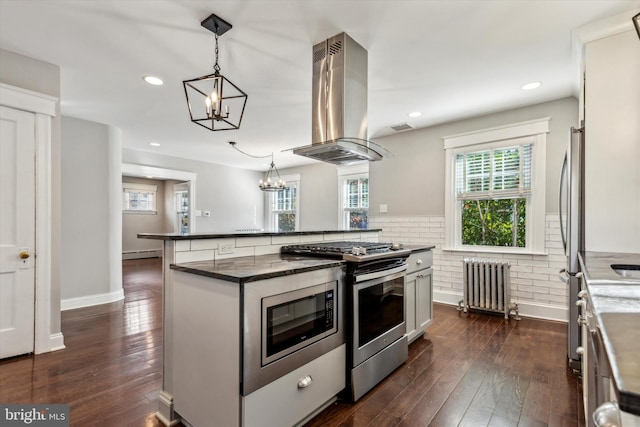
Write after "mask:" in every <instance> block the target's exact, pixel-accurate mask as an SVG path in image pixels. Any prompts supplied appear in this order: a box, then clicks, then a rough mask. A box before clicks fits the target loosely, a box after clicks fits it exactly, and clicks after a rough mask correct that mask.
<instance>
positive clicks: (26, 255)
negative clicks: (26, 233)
mask: <svg viewBox="0 0 640 427" xmlns="http://www.w3.org/2000/svg"><path fill="white" fill-rule="evenodd" d="M30 256H31V254H30V253H29V251H21V252H20V259H27V258H29V257H30Z"/></svg>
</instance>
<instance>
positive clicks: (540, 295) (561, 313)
mask: <svg viewBox="0 0 640 427" xmlns="http://www.w3.org/2000/svg"><path fill="white" fill-rule="evenodd" d="M545 223H546V230H545V249H546V252H547V254H546V255H514V254H508V253H500V252H495V253H494V252H491V253H487V252H461V251H444V250H442V245H443V244H444V216H417V217H390V216H377V217H372V218H370V219H369V226H370V227H371V228H382V230H383V231H382V232H381V233H380V235H379V240H380V241H381V242H384V241H389V242H402V243H407V244H408V243H420V244H432V245H435V246H436V248H435V249H434V251H433V296H434V301H438V302H443V303H447V304H457V303H458V301H459V300H461V299H462V260H463V259H464V258H467V257H476V258H490V259H505V260H508V261H509V262H510V263H511V299H512V301H513V302H517V303H518V306H519V308H520V314H521V315H524V316H530V317H538V318H544V319H553V320H560V321H566V320H567V318H568V300H567V298H568V292H567V291H568V289H567V286H566V285H565V284H564V283H562V282H561V281H560V280H559V279H558V271H559V270H560V269H561V268H563V267H565V265H566V257H565V255H564V250H563V248H562V239H561V237H560V221H559V219H558V216H557V214H547V215H546V221H545Z"/></svg>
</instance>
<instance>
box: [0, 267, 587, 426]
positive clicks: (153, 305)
mask: <svg viewBox="0 0 640 427" xmlns="http://www.w3.org/2000/svg"><path fill="white" fill-rule="evenodd" d="M123 275H124V278H123V285H124V289H125V300H124V301H121V302H117V303H112V304H104V305H101V306H96V307H88V308H82V309H77V310H68V311H64V312H63V313H62V331H63V333H64V336H65V345H66V347H67V348H66V349H65V350H61V351H57V352H53V353H48V354H39V355H35V356H34V355H30V356H20V357H16V358H12V359H6V360H2V361H0V402H2V403H66V404H69V405H70V408H71V425H72V426H83V427H84V426H98V425H99V426H145V427H159V426H161V423H159V421H158V420H157V419H156V418H155V416H154V413H155V411H156V409H157V404H158V403H157V396H158V393H159V391H160V388H161V385H162V378H161V377H162V331H161V326H162V320H161V310H162V307H161V299H162V298H161V280H162V276H161V261H160V260H159V259H149V260H128V261H124V262H123ZM434 319H435V320H434V323H433V325H432V326H431V327H430V328H428V329H427V332H426V333H425V335H424V337H423V338H421V339H418V340H417V341H416V342H415V343H413V344H412V345H411V346H410V347H409V361H407V363H406V364H405V365H403V366H402V367H401V368H400V369H398V370H396V371H395V372H394V373H393V374H392V375H390V376H389V377H388V378H387V379H385V380H384V381H383V382H382V383H380V384H379V385H378V386H377V387H376V388H375V389H374V390H372V391H371V392H370V393H368V394H367V395H366V396H365V397H363V398H362V399H361V400H360V401H358V402H357V403H356V404H345V403H341V402H337V403H335V404H332V405H331V406H330V407H328V408H327V409H325V410H324V411H323V412H321V413H320V414H319V415H318V416H317V417H315V418H314V419H313V420H311V421H310V422H309V423H308V424H307V426H308V427H315V426H345V427H346V426H375V427H378V426H411V427H413V426H427V425H431V426H445V427H448V426H473V427H476V426H567V427H568V426H581V425H583V424H584V421H583V420H582V417H581V415H580V414H581V413H582V408H581V404H580V399H579V396H580V393H581V392H580V383H579V380H578V379H577V378H576V377H575V376H574V375H573V374H572V373H571V372H570V371H569V370H568V369H567V368H566V362H565V357H566V356H565V354H566V349H565V341H566V325H565V324H561V323H555V322H547V321H540V320H533V319H526V318H525V319H523V320H521V321H520V322H516V321H513V320H511V321H505V320H504V319H502V318H501V317H498V316H491V315H484V314H469V315H461V314H459V313H458V312H457V311H456V310H455V308H453V307H450V306H445V305H439V304H436V305H435V306H434ZM203 427H209V426H203ZM213 427H218V426H213ZM221 427H226V426H221ZM265 427H276V426H270V425H269V424H268V422H266V423H265Z"/></svg>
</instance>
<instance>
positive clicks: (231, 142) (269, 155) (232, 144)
mask: <svg viewBox="0 0 640 427" xmlns="http://www.w3.org/2000/svg"><path fill="white" fill-rule="evenodd" d="M236 144H237V143H236V142H235V141H229V145H231V146H232V147H233V148H235V149H236V150H237V151H239V152H241V153H242V154H244V155H245V156H249V157H253V158H254V159H266V158H267V157H271V163H273V153H271V154H267V155H266V156H254V155H253V154H249V153H245V152H244V151H242V150H241V149H239V148H238V147H237V146H236Z"/></svg>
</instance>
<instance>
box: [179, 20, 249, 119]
mask: <svg viewBox="0 0 640 427" xmlns="http://www.w3.org/2000/svg"><path fill="white" fill-rule="evenodd" d="M201 25H202V26H203V27H205V28H206V29H207V30H209V31H211V32H212V33H214V34H215V43H216V44H215V59H216V62H215V65H214V66H213V71H214V72H213V74H209V75H206V76H202V77H196V78H195V79H191V80H185V81H183V82H182V84H183V85H184V94H185V96H186V97H187V106H188V107H189V116H190V117H191V121H192V122H193V123H196V124H198V125H200V126H202V127H205V128H207V129H209V130H211V131H218V130H232V129H239V128H240V123H241V122H242V116H243V114H244V107H245V105H246V104H247V94H246V93H244V92H243V91H242V90H241V89H240V88H239V87H238V86H236V85H235V84H233V83H232V82H231V81H230V80H229V79H227V78H226V77H224V76H223V75H222V74H220V65H219V64H218V37H219V36H221V35H223V34H224V33H226V32H227V31H229V30H230V29H231V28H232V26H231V24H229V23H228V22H226V21H225V20H223V19H221V18H219V17H218V16H216V15H214V14H212V15H211V16H209V17H208V18H207V19H205V20H204V21H202V23H201Z"/></svg>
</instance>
